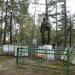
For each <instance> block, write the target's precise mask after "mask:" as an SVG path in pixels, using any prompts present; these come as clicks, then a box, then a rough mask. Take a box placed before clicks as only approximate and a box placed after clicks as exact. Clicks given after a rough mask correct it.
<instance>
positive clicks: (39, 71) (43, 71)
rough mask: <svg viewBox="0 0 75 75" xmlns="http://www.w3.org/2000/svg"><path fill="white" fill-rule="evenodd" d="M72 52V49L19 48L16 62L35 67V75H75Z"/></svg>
mask: <svg viewBox="0 0 75 75" xmlns="http://www.w3.org/2000/svg"><path fill="white" fill-rule="evenodd" d="M71 54H72V55H73V53H72V52H71V51H70V49H38V48H29V49H27V48H18V49H17V56H16V63H17V66H19V65H23V66H27V65H28V66H32V67H34V69H33V71H35V74H34V75H75V71H74V69H75V65H73V64H72V63H71V62H70V55H71ZM31 75H32V74H31Z"/></svg>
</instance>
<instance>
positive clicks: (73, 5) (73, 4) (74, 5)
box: [29, 0, 75, 23]
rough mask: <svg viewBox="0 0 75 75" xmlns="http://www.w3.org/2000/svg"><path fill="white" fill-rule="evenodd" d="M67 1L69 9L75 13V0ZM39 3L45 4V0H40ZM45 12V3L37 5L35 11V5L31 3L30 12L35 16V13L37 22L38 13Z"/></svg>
mask: <svg viewBox="0 0 75 75" xmlns="http://www.w3.org/2000/svg"><path fill="white" fill-rule="evenodd" d="M66 1H67V4H66V5H67V11H70V13H71V14H74V13H75V0H66ZM39 3H43V4H45V0H39ZM44 12H45V5H36V12H35V5H33V4H30V6H29V13H30V15H31V16H33V17H34V15H35V23H37V22H36V21H37V18H38V14H41V13H44Z"/></svg>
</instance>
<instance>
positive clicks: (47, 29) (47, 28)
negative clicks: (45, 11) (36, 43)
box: [41, 17, 51, 45]
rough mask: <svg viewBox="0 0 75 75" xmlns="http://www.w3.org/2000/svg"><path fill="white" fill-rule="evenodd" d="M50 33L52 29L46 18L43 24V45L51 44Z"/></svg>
mask: <svg viewBox="0 0 75 75" xmlns="http://www.w3.org/2000/svg"><path fill="white" fill-rule="evenodd" d="M50 32H51V27H50V24H49V22H48V20H47V19H46V18H45V17H44V18H43V22H42V23H41V36H42V44H47V45H49V44H50Z"/></svg>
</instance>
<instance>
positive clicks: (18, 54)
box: [16, 48, 19, 67]
mask: <svg viewBox="0 0 75 75" xmlns="http://www.w3.org/2000/svg"><path fill="white" fill-rule="evenodd" d="M18 55H19V48H17V55H16V63H17V67H18Z"/></svg>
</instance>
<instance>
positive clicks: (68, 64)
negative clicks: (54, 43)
mask: <svg viewBox="0 0 75 75" xmlns="http://www.w3.org/2000/svg"><path fill="white" fill-rule="evenodd" d="M66 66H67V74H66V75H69V49H68V51H67V65H66Z"/></svg>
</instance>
